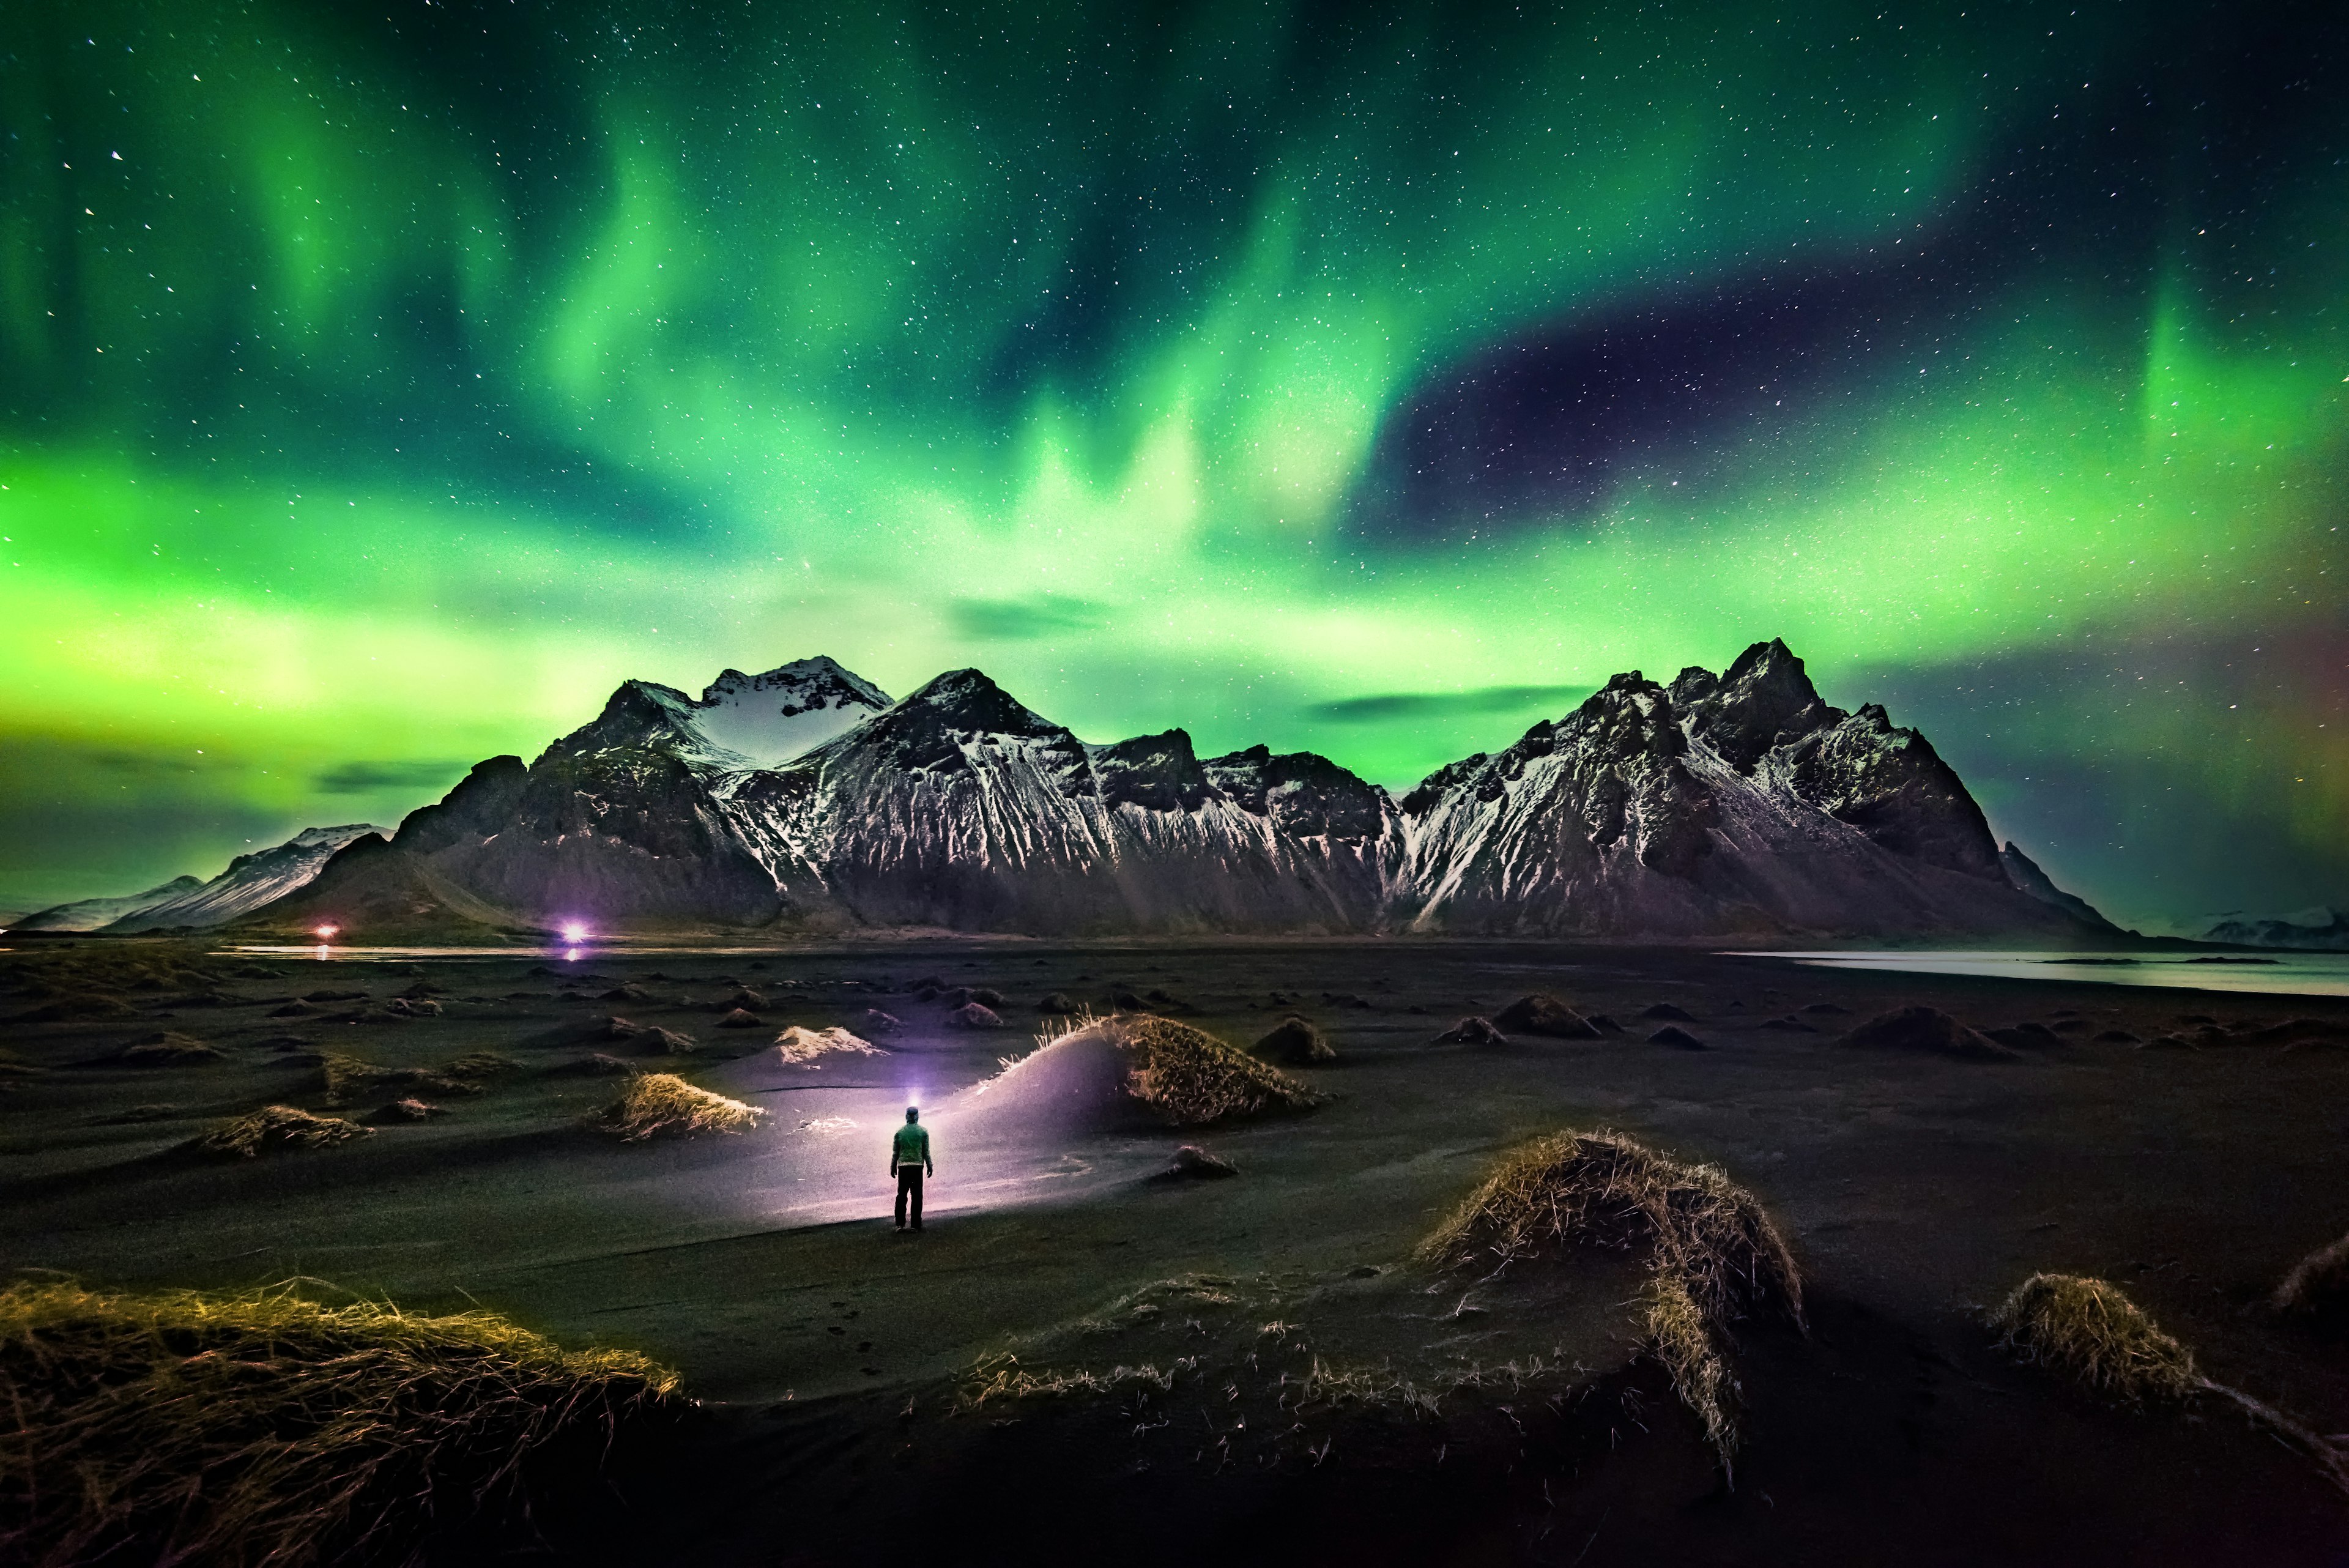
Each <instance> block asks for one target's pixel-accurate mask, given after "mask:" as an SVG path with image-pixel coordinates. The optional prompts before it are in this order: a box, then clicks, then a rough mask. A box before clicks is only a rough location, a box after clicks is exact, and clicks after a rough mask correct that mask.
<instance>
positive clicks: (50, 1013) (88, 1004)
mask: <svg viewBox="0 0 2349 1568" xmlns="http://www.w3.org/2000/svg"><path fill="white" fill-rule="evenodd" d="M138 1016H139V1010H138V1009H137V1008H135V1007H133V1006H131V1005H130V1003H129V1002H125V1001H123V1000H122V998H120V997H119V996H107V995H103V994H100V993H96V992H78V993H75V994H72V995H67V996H61V997H59V998H57V1000H56V1001H55V1002H44V1003H42V1004H41V1005H40V1006H38V1007H36V1008H35V1009H33V1010H32V1011H31V1012H27V1013H26V1014H25V1015H24V1017H23V1019H22V1020H21V1021H20V1022H23V1023H88V1022H91V1021H105V1020H109V1019H118V1018H136V1017H138Z"/></svg>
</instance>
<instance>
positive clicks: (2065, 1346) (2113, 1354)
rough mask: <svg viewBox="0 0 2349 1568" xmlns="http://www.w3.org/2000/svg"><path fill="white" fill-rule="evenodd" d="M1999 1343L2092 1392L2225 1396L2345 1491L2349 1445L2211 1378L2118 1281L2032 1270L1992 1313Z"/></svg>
mask: <svg viewBox="0 0 2349 1568" xmlns="http://www.w3.org/2000/svg"><path fill="white" fill-rule="evenodd" d="M1990 1325H1991V1327H1992V1328H1994V1329H1997V1330H1999V1331H2000V1335H1999V1344H2000V1345H2002V1346H2004V1347H2005V1348H2006V1349H2009V1350H2012V1351H2013V1352H2014V1353H2015V1355H2016V1356H2017V1357H2018V1358H2019V1359H2021V1360H2022V1361H2023V1362H2025V1363H2027V1364H2029V1365H2031V1366H2044V1367H2046V1368H2048V1369H2050V1370H2051V1371H2054V1372H2060V1373H2063V1374H2064V1375H2065V1376H2069V1377H2071V1378H2072V1379H2073V1380H2074V1381H2075V1382H2077V1383H2079V1384H2080V1385H2081V1386H2084V1387H2085V1388H2087V1389H2089V1390H2090V1391H2092V1392H2094V1393H2098V1394H2105V1395H2109V1396H2111V1397H2116V1398H2119V1399H2125V1400H2127V1401H2129V1402H2130V1403H2132V1404H2143V1403H2145V1402H2146V1401H2147V1400H2155V1401H2160V1402H2164V1403H2169V1404H2177V1403H2180V1402H2183V1401H2185V1400H2188V1399H2191V1398H2194V1397H2198V1396H2208V1397H2212V1398H2217V1399H2223V1400H2226V1401H2228V1402H2229V1403H2230V1404H2232V1405H2233V1406H2235V1407H2237V1408H2238V1409H2240V1411H2241V1412H2242V1413H2243V1414H2244V1416H2246V1417H2249V1418H2250V1420H2251V1423H2252V1424H2253V1425H2254V1426H2258V1427H2261V1428H2265V1429H2266V1430H2267V1431H2268V1432H2269V1433H2270V1434H2271V1435H2272V1436H2274V1437H2275V1438H2277V1439H2278V1440H2279V1441H2281V1442H2282V1443H2283V1444H2284V1446H2285V1447H2287V1448H2292V1449H2299V1450H2300V1451H2301V1452H2302V1453H2303V1454H2306V1455H2307V1456H2308V1457H2309V1458H2310V1459H2313V1460H2315V1461H2316V1466H2317V1468H2318V1469H2321V1470H2323V1472H2324V1475H2325V1479H2326V1480H2330V1481H2332V1483H2333V1485H2334V1486H2335V1487H2337V1488H2339V1489H2340V1490H2343V1491H2344V1492H2349V1448H2344V1446H2343V1444H2341V1443H2340V1442H2338V1441H2336V1440H2334V1439H2333V1438H2327V1437H2324V1436H2323V1435H2322V1434H2321V1433H2319V1432H2317V1431H2316V1430H2315V1429H2314V1428H2311V1427H2310V1426H2309V1425H2308V1424H2307V1423H2306V1422H2304V1421H2302V1420H2300V1419H2298V1418H2297V1417H2292V1416H2290V1415H2287V1414H2285V1413H2284V1412H2283V1411H2282V1410H2279V1409H2277V1408H2276V1407H2274V1406H2272V1405H2270V1404H2267V1403H2265V1402H2264V1401H2262V1400H2259V1399H2255V1398H2253V1397H2251V1396H2250V1395H2249V1394H2246V1393H2244V1392H2243V1391H2242V1390H2241V1389H2240V1388H2230V1387H2228V1386H2226V1385H2225V1384H2223V1383H2213V1382H2211V1381H2210V1379H2209V1378H2208V1377H2205V1376H2202V1374H2201V1373H2200V1372H2199V1371H2198V1370H2197V1369H2196V1367H2195V1366H2194V1353H2193V1352H2192V1351H2190V1350H2189V1349H2187V1348H2186V1346H2184V1345H2180V1344H2179V1343H2178V1341H2177V1340H2175V1339H2173V1338H2171V1337H2170V1336H2169V1335H2168V1334H2165V1333H2163V1332H2162V1331H2161V1328H2160V1327H2159V1325H2158V1324H2155V1322H2154V1321H2153V1319H2152V1318H2151V1317H2149V1316H2147V1314H2146V1312H2145V1309H2144V1308H2142V1307H2140V1306H2138V1305H2137V1303H2135V1302H2133V1301H2131V1300H2129V1299H2128V1297H2127V1295H2125V1294H2124V1293H2122V1291H2121V1288H2120V1287H2119V1286H2118V1285H2116V1284H2112V1283H2110V1282H2106V1281H2104V1280H2093V1279H2088V1278H2086V1277H2085V1276H2083V1275H2079V1274H2033V1275H2032V1276H2031V1277H2030V1278H2029V1279H2027V1280H2025V1281H2023V1283H2021V1284H2019V1285H2017V1286H2016V1287H2015V1288H2014V1292H2013V1294H2011V1295H2009V1296H2008V1297H2007V1298H2006V1300H2005V1301H2003V1302H2002V1303H1999V1306H1998V1310H1997V1311H1995V1312H1993V1313H1992V1314H1991V1315H1990Z"/></svg>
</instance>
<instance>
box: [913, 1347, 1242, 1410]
mask: <svg viewBox="0 0 2349 1568" xmlns="http://www.w3.org/2000/svg"><path fill="white" fill-rule="evenodd" d="M1197 1366H1198V1360H1197V1358H1196V1357H1194V1356H1187V1355H1186V1356H1178V1357H1177V1358H1176V1359H1175V1360H1174V1361H1173V1362H1172V1363H1170V1364H1169V1365H1168V1366H1165V1367H1164V1368H1161V1367H1159V1366H1157V1365H1155V1364H1154V1363H1151V1362H1144V1363H1143V1364H1142V1365H1140V1366H1123V1365H1121V1366H1112V1367H1111V1368H1109V1369H1108V1370H1107V1371H1104V1372H1094V1371H1091V1370H1089V1369H1087V1368H1084V1367H1073V1368H1068V1369H1054V1368H1047V1369H1045V1370H1043V1371H1040V1372H1038V1371H1031V1370H1030V1369H1029V1368H1027V1367H1024V1366H1020V1365H1019V1357H1018V1356H1017V1355H1011V1354H1009V1352H999V1353H997V1354H995V1355H983V1356H981V1357H979V1359H978V1362H976V1363H975V1364H974V1365H973V1366H972V1367H971V1369H970V1371H969V1372H968V1374H967V1375H966V1376H965V1380H964V1382H963V1386H961V1388H960V1389H958V1390H957V1393H956V1398H955V1403H956V1407H957V1408H958V1409H962V1410H980V1409H984V1408H986V1407H987V1406H988V1405H989V1404H991V1403H993V1402H995V1401H997V1400H1003V1399H1009V1400H1019V1399H1057V1398H1061V1397H1066V1396H1068V1395H1071V1394H1110V1393H1114V1392H1116V1391H1117V1390H1119V1389H1121V1388H1130V1387H1133V1386H1136V1385H1147V1386H1150V1387H1153V1388H1155V1389H1157V1390H1158V1391H1159V1392H1161V1393H1165V1392H1167V1391H1169V1390H1171V1389H1172V1388H1173V1387H1174V1380H1175V1379H1176V1378H1177V1377H1179V1376H1182V1375H1183V1374H1184V1373H1186V1372H1190V1371H1193V1370H1195V1369H1196V1367H1197Z"/></svg>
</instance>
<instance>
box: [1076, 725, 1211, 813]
mask: <svg viewBox="0 0 2349 1568" xmlns="http://www.w3.org/2000/svg"><path fill="white" fill-rule="evenodd" d="M1085 749H1086V751H1087V752H1088V753H1090V754H1091V756H1092V767H1093V781H1094V784H1095V786H1096V787H1097V788H1098V789H1099V790H1100V792H1101V800H1102V805H1138V806H1141V807H1143V808H1144V809H1145V810H1149V811H1196V810H1198V809H1199V807H1200V806H1201V805H1204V804H1205V803H1206V798H1207V772H1206V768H1205V767H1203V766H1202V765H1201V764H1200V762H1199V755H1198V753H1196V752H1195V751H1193V750H1192V749H1191V734H1190V732H1189V731H1187V730H1167V731H1164V732H1162V733H1159V734H1155V735H1136V736H1134V737H1133V739H1132V740H1128V741H1117V742H1112V743H1111V744H1109V745H1106V746H1088V747H1086V748H1085Z"/></svg>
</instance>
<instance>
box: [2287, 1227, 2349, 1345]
mask: <svg viewBox="0 0 2349 1568" xmlns="http://www.w3.org/2000/svg"><path fill="white" fill-rule="evenodd" d="M2275 1308H2276V1310H2277V1311H2278V1312H2280V1313H2284V1314H2289V1315H2291V1316H2293V1317H2298V1318H2303V1319H2306V1320H2307V1321H2308V1322H2310V1323H2312V1324H2315V1325H2316V1326H2317V1327H2319V1328H2322V1329H2324V1330H2326V1331H2327V1332H2329V1333H2333V1334H2340V1333H2342V1332H2344V1330H2349V1236H2344V1237H2342V1238H2341V1240H2339V1241H2334V1242H2332V1243H2330V1244H2329V1245H2326V1246H2323V1247H2319V1248H2318V1249H2317V1250H2316V1251H2313V1252H2311V1253H2310V1254H2309V1255H2308V1256H2306V1257H2305V1258H2302V1260H2301V1261H2300V1262H2297V1263H2294V1264H2293V1265H2292V1272H2290V1273H2288V1274H2286V1275H2285V1276H2284V1277H2283V1283H2282V1284H2281V1285H2278V1286H2277V1287H2276V1293H2275Z"/></svg>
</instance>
